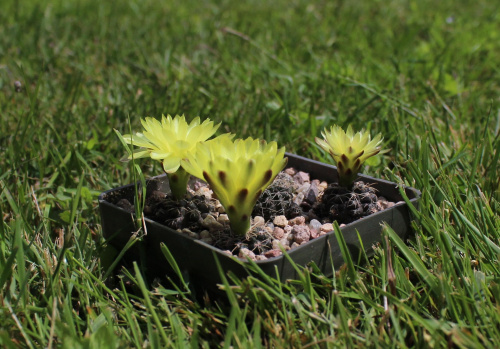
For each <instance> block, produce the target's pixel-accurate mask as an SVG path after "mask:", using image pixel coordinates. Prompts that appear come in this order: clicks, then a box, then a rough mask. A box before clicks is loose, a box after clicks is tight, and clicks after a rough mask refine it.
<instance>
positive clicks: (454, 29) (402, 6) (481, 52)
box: [0, 0, 500, 348]
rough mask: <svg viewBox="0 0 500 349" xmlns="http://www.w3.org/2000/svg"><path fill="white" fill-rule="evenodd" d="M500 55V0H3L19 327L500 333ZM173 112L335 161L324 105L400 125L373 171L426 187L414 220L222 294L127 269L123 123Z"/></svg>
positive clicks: (287, 338) (8, 207)
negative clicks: (114, 242)
mask: <svg viewBox="0 0 500 349" xmlns="http://www.w3.org/2000/svg"><path fill="white" fill-rule="evenodd" d="M499 57H500V2H497V1H488V0H478V1H453V0H445V1H430V0H422V1H410V0H408V1H404V0H389V1H369V0H353V1H341V0H333V1H306V0H292V1H285V0H275V1H272V2H271V1H269V2H267V1H258V0H249V1H241V2H240V1H229V0H221V1H194V0H185V1H160V0H144V1H139V0H123V1H99V0H74V1H63V0H52V1H50V0H39V1H37V0H25V1H18V0H2V1H1V2H0V116H1V121H2V122H1V123H0V150H1V156H0V215H1V216H2V218H3V221H2V223H1V224H0V347H5V348H17V347H23V348H42V347H43V348H56V347H62V348H122V347H137V348H160V347H194V348H198V347H201V348H209V347H218V346H221V347H224V348H230V347H232V348H247V347H252V348H259V347H270V348H281V347H307V348H316V347H317V348H330V347H339V348H344V347H397V348H404V347H438V348H440V347H457V348H474V347H475V348H479V347H486V348H493V347H498V343H500V265H499V259H500V217H499V212H500V176H499V173H500V170H499V166H498V165H499V157H500V98H499V96H500V71H499V69H498V67H499V64H498V63H499V60H498V59H499ZM162 113H164V114H171V115H176V114H185V115H186V117H187V118H188V119H189V120H192V119H193V118H194V117H196V116H200V117H201V118H202V119H203V118H206V117H210V118H211V119H212V120H215V121H217V122H221V123H222V125H221V129H220V132H228V131H231V132H233V133H235V134H236V135H237V136H238V137H248V136H252V137H258V138H263V139H266V140H268V141H270V140H275V141H277V142H278V143H279V144H280V145H283V146H286V148H287V150H288V151H290V152H294V153H297V154H299V155H304V156H308V157H312V158H315V159H319V160H322V161H329V159H328V157H326V156H325V155H324V153H322V152H321V151H320V150H319V149H318V147H316V146H315V145H314V141H313V140H314V137H315V136H317V135H319V133H320V132H321V130H322V129H323V128H324V127H325V126H330V125H332V124H334V123H336V124H339V125H342V126H347V125H348V124H352V126H353V127H354V128H355V129H361V128H363V127H364V128H369V129H370V130H371V132H372V135H375V134H376V133H378V132H381V133H382V134H383V135H384V137H385V139H384V146H385V147H388V148H391V149H392V150H391V151H390V152H389V153H387V154H384V155H382V156H380V157H379V159H380V162H379V164H377V165H372V166H369V167H366V169H365V172H366V173H367V174H369V175H374V176H377V177H382V178H385V179H388V180H391V181H394V182H397V183H405V184H407V185H410V186H413V187H415V188H418V189H419V190H421V192H422V199H421V202H420V211H415V212H413V216H414V219H415V221H414V224H413V228H414V231H415V236H414V237H413V238H412V239H410V240H409V241H401V240H400V239H398V238H396V237H395V236H394V234H392V232H391V230H390V229H385V230H384V236H385V237H384V239H382V243H381V244H380V245H378V246H374V247H373V248H374V250H375V255H374V257H372V258H362V260H359V261H355V262H352V261H350V259H349V258H346V261H347V262H346V264H345V265H344V266H343V267H341V268H339V269H338V270H336V273H335V274H334V275H333V277H327V276H325V275H321V274H320V273H319V272H318V271H317V270H316V269H315V268H314V267H310V268H307V269H304V270H303V271H302V272H301V274H300V275H299V276H300V277H299V278H298V279H297V280H282V281H281V282H278V281H276V280H273V279H268V278H264V279H256V278H248V279H246V280H241V281H239V280H234V282H233V284H232V286H231V287H228V286H227V285H226V287H225V292H226V294H227V299H228V300H227V301H225V302H223V301H217V300H216V299H208V298H207V299H205V300H201V301H200V300H196V299H195V298H194V297H193V295H192V294H191V293H190V291H189V289H186V288H183V287H182V286H181V285H179V288H177V289H172V288H167V287H165V286H162V285H161V284H157V283H153V284H150V283H148V282H146V281H145V280H144V278H143V277H142V276H141V273H140V272H139V268H138V267H136V268H133V267H132V268H128V269H124V270H121V272H120V273H119V275H118V276H117V277H114V278H112V277H111V276H112V275H113V273H112V272H111V270H110V266H111V265H112V264H113V262H114V260H115V258H116V253H114V252H113V251H112V249H110V248H109V247H108V246H107V245H106V241H105V240H104V239H103V237H102V230H101V227H100V217H99V211H98V205H97V196H98V195H99V193H100V192H102V191H104V190H107V189H111V188H113V187H117V186H120V185H124V184H128V183H131V182H132V181H133V178H134V175H135V174H134V171H133V170H132V165H131V163H127V162H121V161H120V159H121V158H122V157H123V155H124V153H125V152H124V149H123V147H122V145H121V144H120V142H119V140H118V138H117V137H116V135H115V132H114V129H117V130H119V131H120V132H121V133H128V130H129V127H131V128H132V129H134V130H139V129H140V118H143V117H145V116H153V117H157V118H159V117H160V116H161V115H162ZM138 163H139V164H140V166H141V169H142V172H143V173H144V174H145V175H146V176H153V175H157V174H160V173H161V166H160V164H159V163H153V162H151V161H149V162H148V161H145V160H143V161H138ZM159 263H167V261H166V260H164V261H159Z"/></svg>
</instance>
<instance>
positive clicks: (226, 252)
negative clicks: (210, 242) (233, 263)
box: [222, 250, 233, 256]
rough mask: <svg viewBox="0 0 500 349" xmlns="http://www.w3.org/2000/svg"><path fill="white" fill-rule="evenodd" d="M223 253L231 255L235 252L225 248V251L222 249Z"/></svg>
mask: <svg viewBox="0 0 500 349" xmlns="http://www.w3.org/2000/svg"><path fill="white" fill-rule="evenodd" d="M222 252H223V253H225V254H227V255H229V256H233V253H232V252H231V251H229V250H225V251H222Z"/></svg>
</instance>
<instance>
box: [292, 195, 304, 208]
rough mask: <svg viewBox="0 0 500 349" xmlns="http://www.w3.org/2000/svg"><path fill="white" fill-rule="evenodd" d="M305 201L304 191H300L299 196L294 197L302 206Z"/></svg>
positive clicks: (295, 201)
mask: <svg viewBox="0 0 500 349" xmlns="http://www.w3.org/2000/svg"><path fill="white" fill-rule="evenodd" d="M302 201H304V193H298V194H297V196H295V198H294V199H293V202H294V203H295V204H297V205H299V206H300V204H301V203H302Z"/></svg>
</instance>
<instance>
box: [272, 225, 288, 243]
mask: <svg viewBox="0 0 500 349" xmlns="http://www.w3.org/2000/svg"><path fill="white" fill-rule="evenodd" d="M284 236H285V231H284V230H283V229H282V228H280V227H275V228H274V230H273V237H274V238H275V239H278V240H279V239H283V237H284Z"/></svg>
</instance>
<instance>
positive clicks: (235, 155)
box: [182, 137, 287, 235]
mask: <svg viewBox="0 0 500 349" xmlns="http://www.w3.org/2000/svg"><path fill="white" fill-rule="evenodd" d="M284 154H285V149H284V148H281V149H278V146H277V144H276V142H270V143H266V142H265V141H260V140H257V139H252V138H247V139H245V140H243V139H237V140H235V141H232V140H231V139H230V138H229V137H222V138H219V139H214V140H210V141H207V142H204V143H200V144H198V145H197V147H196V152H195V153H194V156H192V157H190V158H189V159H186V160H183V161H182V167H183V168H184V169H185V170H186V171H187V172H189V173H191V174H192V175H193V176H196V177H198V178H200V179H202V180H204V181H206V182H207V183H208V184H209V185H210V188H211V189H212V190H213V191H214V193H215V194H216V195H217V198H218V199H219V201H220V203H221V204H222V206H224V209H225V210H226V213H227V215H228V217H229V221H230V225H231V230H232V231H233V233H235V234H239V235H243V234H245V233H247V232H248V230H249V229H250V218H251V214H252V210H253V208H254V206H255V203H256V202H257V199H258V198H259V196H260V195H261V194H262V192H263V191H264V190H265V189H266V188H267V186H269V184H271V182H272V181H273V180H274V178H275V177H276V175H278V173H279V172H280V171H281V170H282V169H283V168H284V167H285V165H286V163H287V158H285V157H284Z"/></svg>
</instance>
